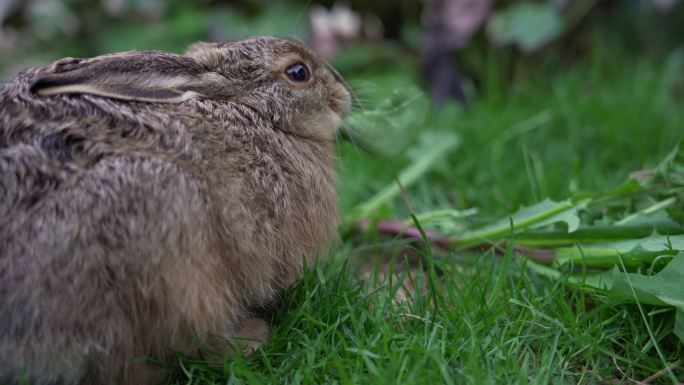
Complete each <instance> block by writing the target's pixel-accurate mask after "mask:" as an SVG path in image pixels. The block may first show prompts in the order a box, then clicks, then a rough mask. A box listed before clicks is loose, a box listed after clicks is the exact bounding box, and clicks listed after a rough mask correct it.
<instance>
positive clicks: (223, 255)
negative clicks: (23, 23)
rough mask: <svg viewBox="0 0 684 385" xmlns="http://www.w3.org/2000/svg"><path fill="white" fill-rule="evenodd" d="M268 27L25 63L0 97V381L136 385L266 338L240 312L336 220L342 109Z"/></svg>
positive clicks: (297, 51) (298, 47) (289, 276)
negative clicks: (177, 356)
mask: <svg viewBox="0 0 684 385" xmlns="http://www.w3.org/2000/svg"><path fill="white" fill-rule="evenodd" d="M352 95H353V94H352V93H351V91H350V89H349V88H348V86H347V85H346V84H345V83H344V81H343V80H342V79H341V78H340V76H339V75H338V74H337V73H336V72H335V71H334V70H333V69H332V68H331V67H330V66H329V65H327V64H326V63H325V62H324V61H323V60H322V59H320V58H319V57H317V56H316V55H315V54H314V53H313V52H312V51H311V50H310V49H308V48H307V47H306V46H305V45H303V44H301V43H298V42H293V41H288V40H282V39H277V38H272V37H254V38H250V39H247V40H243V41H238V42H234V43H225V44H222V43H197V44H194V45H192V46H191V47H190V48H189V49H188V51H187V52H186V53H185V54H184V55H176V54H171V53H165V52H124V53H117V54H111V55H104V56H98V57H94V58H90V59H74V58H65V59H61V60H58V61H56V62H54V63H53V64H52V65H50V66H48V67H45V68H32V69H28V70H25V71H24V72H22V73H21V74H19V75H18V76H17V77H16V78H14V79H13V80H12V81H10V82H9V83H8V84H7V85H5V86H4V88H3V89H1V90H0V382H2V381H3V380H4V381H9V383H17V382H19V381H20V380H21V379H28V380H29V381H30V382H31V383H33V384H55V383H59V384H127V385H131V384H143V383H149V382H151V381H158V380H159V379H160V377H159V376H160V374H159V373H158V372H157V371H156V370H155V369H154V367H152V366H148V365H146V364H145V363H144V362H143V361H144V360H141V358H144V357H154V358H158V359H162V360H164V359H168V358H169V355H170V353H169V351H170V349H173V350H175V351H181V352H185V353H188V354H192V353H193V352H196V349H197V348H198V347H199V346H210V347H216V348H218V349H221V348H223V349H225V348H226V346H225V342H226V341H232V340H233V337H236V336H237V337H239V336H247V337H254V338H262V339H263V338H266V337H267V336H268V328H267V325H266V323H265V322H264V321H261V320H257V319H255V318H253V316H252V314H251V313H250V309H253V308H254V307H256V306H260V305H264V304H267V303H268V302H269V301H272V300H273V299H274V297H275V296H276V294H277V292H278V290H279V289H280V288H282V287H285V286H287V285H290V284H291V283H293V282H294V281H295V280H296V278H297V276H298V273H299V272H300V270H301V269H302V266H303V265H304V263H305V261H307V260H310V258H312V257H313V256H314V255H316V254H317V253H319V252H322V251H324V250H325V248H326V247H329V245H330V243H331V242H332V241H333V240H334V238H335V231H336V227H337V225H338V221H339V220H338V208H337V198H336V194H335V183H336V179H335V174H334V169H333V165H332V161H333V157H334V153H333V149H332V140H333V138H334V135H335V132H336V129H337V128H338V126H339V125H340V122H341V119H342V117H343V116H344V115H345V114H346V113H347V111H348V110H349V109H350V106H351V96H352Z"/></svg>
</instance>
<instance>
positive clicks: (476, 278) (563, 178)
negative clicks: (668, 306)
mask: <svg viewBox="0 0 684 385" xmlns="http://www.w3.org/2000/svg"><path fill="white" fill-rule="evenodd" d="M615 55H617V56H615ZM615 55H613V54H610V53H603V52H597V53H596V54H595V55H591V56H589V57H591V59H588V60H585V61H580V62H576V63H573V64H572V65H568V66H565V67H564V68H563V69H561V70H556V71H554V73H553V74H550V75H549V74H543V76H536V74H524V73H523V74H518V75H516V80H515V81H514V82H513V83H512V84H513V85H512V86H503V85H501V84H504V82H503V81H498V80H497V77H498V75H497V71H496V69H493V70H492V71H491V74H490V76H489V77H488V79H487V83H486V84H484V86H483V87H480V89H481V90H483V91H481V92H480V93H479V94H477V95H473V96H474V98H473V99H474V102H473V103H472V105H470V106H469V107H468V108H466V109H463V108H457V107H454V106H447V107H446V108H445V109H444V110H442V111H441V112H440V111H436V112H435V113H434V114H433V117H432V118H431V121H430V123H429V124H428V126H429V128H428V129H444V130H454V131H456V132H458V133H459V135H460V137H461V144H460V146H459V147H458V149H457V150H455V151H454V152H453V153H451V154H449V156H448V159H447V160H446V162H445V164H443V165H442V167H440V168H439V169H438V170H437V171H434V172H432V173H431V174H430V175H429V176H428V177H427V178H426V179H425V180H423V181H421V182H420V183H418V184H417V185H416V186H414V187H412V188H410V189H409V191H408V195H409V198H410V200H411V203H412V205H413V207H414V209H415V211H417V212H421V211H425V210H428V209H435V208H444V207H451V208H456V209H466V208H471V207H477V208H478V209H479V212H480V214H479V215H478V217H479V218H485V219H486V218H494V217H495V216H497V215H502V214H506V213H510V212H512V211H514V210H515V209H516V208H517V207H518V205H520V204H529V203H533V202H536V201H539V200H541V199H544V198H546V197H550V198H556V199H561V198H564V197H567V196H569V195H570V194H572V193H574V192H577V191H582V190H589V191H600V190H604V189H608V188H610V187H613V186H616V185H617V184H618V183H620V182H621V181H622V180H624V179H625V178H626V176H627V175H628V173H629V172H631V171H634V170H637V169H640V168H642V167H645V166H652V165H653V164H654V163H655V162H657V161H658V160H659V159H661V158H662V157H663V156H664V155H665V154H666V153H667V151H669V150H670V148H671V147H672V146H673V145H674V143H675V142H676V140H678V139H680V138H681V137H683V136H684V130H683V128H684V110H682V109H681V100H677V99H676V98H673V97H672V89H671V87H670V82H669V80H668V76H669V75H668V74H669V73H670V72H668V70H667V67H668V61H667V60H666V59H665V60H655V59H648V58H642V59H633V58H631V57H630V56H629V55H622V56H620V54H615ZM343 72H344V71H343ZM547 75H548V76H547ZM393 76H394V75H388V74H387V73H383V72H382V71H377V72H376V73H374V74H372V75H369V74H359V75H358V76H357V79H356V84H357V87H358V88H360V93H361V94H362V96H363V95H364V93H372V92H371V91H372V90H373V88H374V87H376V86H378V85H379V84H383V86H384V87H392V86H393V84H401V83H402V81H403V80H404V79H402V78H401V76H399V77H396V76H395V77H393ZM407 76H408V75H407ZM359 79H363V80H364V81H363V82H360V81H359ZM368 79H372V80H370V81H369V80H368ZM352 80H353V79H352ZM352 83H354V81H352ZM506 84H509V83H506ZM369 99H370V100H372V97H371V98H369ZM338 149H339V157H340V160H339V174H340V179H341V182H340V198H341V203H342V206H343V208H344V209H345V210H349V209H350V208H352V207H354V206H355V205H356V204H358V203H359V202H361V201H363V200H365V199H368V198H369V197H370V196H371V194H372V193H374V192H375V191H377V190H378V189H380V188H381V187H383V186H384V185H385V184H386V183H389V182H391V180H392V173H391V171H390V170H389V168H388V166H387V164H386V162H385V161H383V160H381V159H378V158H375V157H372V156H370V155H368V154H366V153H364V152H362V151H359V150H358V149H357V148H355V147H354V146H353V145H351V144H348V143H341V144H339V146H338ZM407 162H409V160H408V159H406V158H403V157H399V158H398V159H396V165H397V167H400V166H402V165H404V164H406V163H407ZM387 210H388V211H387V213H388V215H390V216H393V217H397V218H401V217H405V216H406V214H407V210H406V209H405V208H404V207H403V205H402V203H401V201H400V200H397V202H396V203H395V204H394V206H392V207H388V208H387ZM398 244H399V242H397V241H393V240H392V239H387V238H381V237H373V236H370V235H355V234H351V233H346V234H343V235H342V236H341V240H340V243H339V245H338V246H336V248H335V250H334V252H333V253H332V254H331V255H330V256H329V257H327V258H326V259H324V260H321V261H319V262H318V263H316V264H315V265H314V266H312V267H311V268H310V269H309V271H308V272H307V273H306V274H305V275H304V277H303V279H302V280H301V282H299V283H298V284H297V285H296V286H295V287H294V288H292V289H290V290H288V291H287V292H285V293H283V295H282V301H281V303H280V304H279V305H278V307H277V309H276V310H275V311H274V312H273V313H272V315H270V317H271V319H270V321H271V324H272V328H273V337H272V338H271V340H270V341H269V342H268V343H267V344H266V345H265V346H264V347H263V349H261V350H259V351H258V352H257V353H255V354H254V355H253V356H252V357H250V358H248V359H242V358H238V359H235V360H227V361H226V362H219V363H216V362H213V363H207V362H201V361H196V360H195V361H193V360H181V361H180V362H181V363H180V364H179V365H178V366H176V367H174V368H170V370H172V371H174V372H175V373H176V374H177V375H178V380H177V381H178V383H181V384H183V383H196V384H200V383H217V384H218V383H222V384H223V383H228V384H233V383H250V384H258V383H264V384H266V383H291V384H300V383H302V384H323V383H338V384H361V383H368V384H381V383H401V384H429V383H446V384H501V383H515V384H549V383H554V384H574V383H580V384H607V383H625V384H627V383H633V382H632V381H643V380H646V379H648V381H649V382H650V383H674V382H676V381H677V380H679V381H682V380H684V369H682V368H679V367H677V362H679V359H680V357H681V356H682V346H681V343H680V342H678V340H677V339H676V338H674V337H673V336H672V335H670V334H669V333H670V331H671V330H672V323H673V314H672V312H667V311H664V312H663V311H652V310H653V309H651V308H649V307H637V306H633V305H623V304H620V303H617V302H615V301H614V300H609V299H605V300H602V299H596V298H593V297H591V298H590V297H589V296H587V295H585V294H583V293H582V292H578V291H577V290H574V289H571V288H569V287H567V286H565V285H564V284H563V283H561V282H552V281H549V280H547V279H544V278H542V277H539V276H536V275H535V274H533V273H531V272H529V271H527V270H526V269H525V266H524V265H525V260H524V259H523V258H521V257H520V256H518V255H516V254H515V253H511V252H510V251H505V252H504V253H503V256H501V255H500V254H501V253H498V255H497V254H496V253H494V252H493V250H488V251H482V252H479V253H477V252H469V253H444V252H439V251H434V252H431V251H430V250H428V249H426V248H425V247H422V246H421V245H416V246H415V250H417V251H418V252H419V253H420V256H421V258H420V260H421V261H422V265H423V266H430V265H431V263H432V262H434V270H430V269H425V271H426V272H425V273H424V274H419V277H418V280H419V281H421V282H422V283H421V282H419V283H418V285H419V286H420V285H422V284H424V285H425V287H426V292H425V293H423V292H421V291H420V290H419V291H418V293H417V295H416V296H414V297H413V298H412V299H411V300H409V301H407V302H405V303H404V304H403V305H401V306H396V305H393V304H392V301H391V299H392V298H393V295H394V291H395V290H396V289H397V286H396V285H391V284H389V283H388V282H387V281H385V282H384V283H380V284H369V283H367V282H366V281H365V280H363V279H359V278H358V277H357V274H356V266H357V265H358V264H359V263H361V262H359V261H363V260H364V258H368V257H369V256H375V255H381V254H386V255H390V256H392V255H394V256H399V259H401V255H403V254H402V253H399V252H396V250H398V248H397V247H395V246H397V245H398ZM673 363H674V364H673ZM666 367H672V369H671V370H669V371H668V370H663V369H664V368H666ZM653 375H655V378H651V379H649V377H650V376H653Z"/></svg>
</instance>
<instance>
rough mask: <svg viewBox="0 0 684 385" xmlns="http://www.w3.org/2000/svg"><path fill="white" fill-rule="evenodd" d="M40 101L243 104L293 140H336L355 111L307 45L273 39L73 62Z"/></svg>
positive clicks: (49, 78) (36, 88)
mask: <svg viewBox="0 0 684 385" xmlns="http://www.w3.org/2000/svg"><path fill="white" fill-rule="evenodd" d="M32 91H33V92H36V93H38V94H39V95H45V96H49V95H57V94H92V95H98V96H103V97H108V98H114V99H121V100H133V101H141V102H151V103H183V102H186V101H188V100H191V99H208V100H216V101H226V102H233V103H238V104H242V105H245V106H248V107H250V108H251V109H252V110H253V111H254V112H255V113H257V114H259V115H261V116H262V117H263V118H266V119H269V120H271V121H272V122H273V124H274V127H276V128H277V129H279V130H282V131H284V132H287V133H289V134H293V135H297V136H302V137H308V138H314V139H331V138H332V136H333V134H334V132H335V130H336V129H337V127H338V126H339V124H340V121H341V118H342V116H343V115H344V114H345V113H346V112H347V111H348V110H349V108H350V106H351V92H350V90H349V88H348V87H347V85H346V84H345V83H344V81H343V80H342V78H341V77H340V76H339V75H338V74H337V73H336V72H335V71H334V70H333V69H332V67H330V66H329V65H328V64H327V63H326V62H325V61H324V60H322V59H321V58H319V57H318V56H317V55H316V54H314V53H313V52H312V51H311V50H310V49H309V48H308V47H306V46H305V45H304V44H301V43H298V42H293V41H289V40H283V39H277V38H272V37H254V38H250V39H247V40H242V41H238V42H234V43H196V44H194V45H192V46H191V47H190V48H189V49H188V51H187V52H186V55H184V56H180V55H173V54H167V53H163V52H125V53H120V54H113V55H105V56H100V57H96V58H93V59H85V60H77V59H67V60H66V61H62V62H57V63H56V64H55V65H53V70H52V71H51V73H49V74H47V75H45V76H43V77H40V78H38V79H37V80H36V81H35V82H34V83H33V85H32Z"/></svg>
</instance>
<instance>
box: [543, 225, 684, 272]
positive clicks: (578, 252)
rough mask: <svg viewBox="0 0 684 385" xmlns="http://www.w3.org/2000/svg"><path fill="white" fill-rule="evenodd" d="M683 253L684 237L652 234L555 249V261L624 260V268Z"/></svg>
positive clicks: (597, 263)
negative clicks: (643, 236) (639, 237)
mask: <svg viewBox="0 0 684 385" xmlns="http://www.w3.org/2000/svg"><path fill="white" fill-rule="evenodd" d="M679 251H684V235H669V236H665V235H660V234H657V233H653V234H652V235H651V236H649V237H646V238H641V239H630V240H624V241H617V242H608V243H599V244H591V245H577V246H573V247H561V248H558V249H556V261H557V262H558V263H560V264H565V263H574V264H581V265H586V266H610V265H614V264H617V263H619V262H620V259H622V260H623V261H624V263H625V264H626V265H638V264H641V263H644V262H651V261H652V260H653V259H654V258H655V257H657V256H660V255H674V254H677V253H678V252H679Z"/></svg>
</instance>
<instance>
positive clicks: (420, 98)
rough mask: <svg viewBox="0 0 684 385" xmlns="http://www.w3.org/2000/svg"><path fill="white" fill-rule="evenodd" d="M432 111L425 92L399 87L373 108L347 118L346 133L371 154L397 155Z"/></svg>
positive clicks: (416, 133) (417, 132) (414, 136)
mask: <svg viewBox="0 0 684 385" xmlns="http://www.w3.org/2000/svg"><path fill="white" fill-rule="evenodd" d="M429 111H430V103H429V101H428V98H427V97H426V96H425V94H424V93H423V92H421V91H419V90H418V89H416V88H413V87H408V88H407V89H403V90H396V91H394V92H392V94H391V95H390V96H389V97H387V98H386V99H385V100H383V101H382V102H381V103H380V105H379V106H378V107H377V108H376V109H373V110H366V111H358V112H354V113H352V114H350V115H349V116H348V117H347V118H346V119H345V127H344V129H345V133H346V134H347V135H348V136H350V138H351V140H352V141H353V142H354V143H355V144H357V145H358V146H360V147H362V148H364V149H366V150H368V151H369V152H371V153H372V154H376V155H381V156H383V157H386V158H394V157H396V156H397V155H399V154H401V153H402V152H403V151H404V150H406V148H407V147H408V146H409V145H410V144H411V143H414V142H415V139H416V137H417V136H418V134H420V132H421V129H422V128H423V126H424V125H425V122H426V120H427V117H428V113H429Z"/></svg>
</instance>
